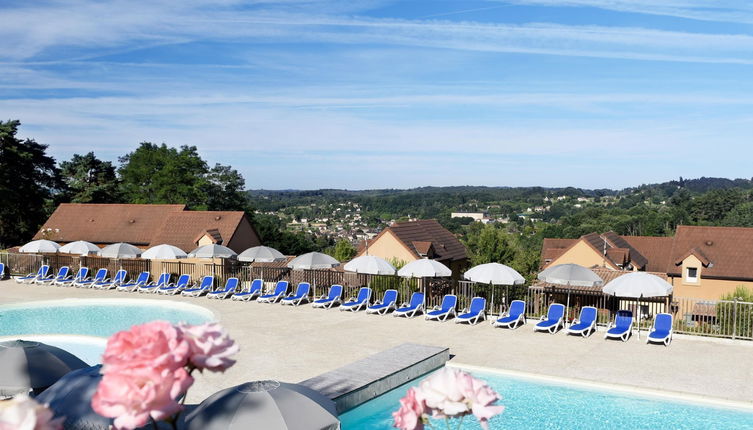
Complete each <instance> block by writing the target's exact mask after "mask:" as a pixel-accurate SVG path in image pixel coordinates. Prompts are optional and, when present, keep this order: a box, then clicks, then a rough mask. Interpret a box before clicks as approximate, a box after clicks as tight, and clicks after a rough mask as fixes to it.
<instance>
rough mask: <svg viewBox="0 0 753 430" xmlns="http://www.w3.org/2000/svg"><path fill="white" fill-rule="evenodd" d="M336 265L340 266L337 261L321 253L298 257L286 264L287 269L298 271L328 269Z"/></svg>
mask: <svg viewBox="0 0 753 430" xmlns="http://www.w3.org/2000/svg"><path fill="white" fill-rule="evenodd" d="M338 265H340V262H339V261H337V260H335V259H334V258H333V257H330V256H329V255H327V254H322V253H321V252H309V253H308V254H303V255H299V256H298V257H295V258H294V259H292V260H290V263H288V267H290V268H291V269H298V270H310V269H329V268H332V267H335V266H338Z"/></svg>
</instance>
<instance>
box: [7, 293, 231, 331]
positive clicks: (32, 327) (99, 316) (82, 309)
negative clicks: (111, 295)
mask: <svg viewBox="0 0 753 430" xmlns="http://www.w3.org/2000/svg"><path fill="white" fill-rule="evenodd" d="M215 319H216V318H215V315H214V313H212V312H211V311H210V310H208V309H206V308H203V307H201V306H197V305H192V304H189V303H183V302H176V301H167V300H150V299H64V300H55V301H40V302H26V303H18V304H12V305H3V306H0V336H17V335H26V334H33V335H41V334H73V335H85V336H98V337H109V336H110V335H112V334H114V333H116V332H118V331H121V330H127V329H128V328H130V327H131V326H132V325H135V324H143V323H145V322H149V321H154V320H166V321H170V322H175V323H177V322H187V323H189V324H201V323H204V322H208V321H212V320H215Z"/></svg>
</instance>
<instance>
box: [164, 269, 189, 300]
mask: <svg viewBox="0 0 753 430" xmlns="http://www.w3.org/2000/svg"><path fill="white" fill-rule="evenodd" d="M190 283H191V275H188V274H186V273H184V274H182V275H180V277H178V280H177V281H175V283H174V284H167V285H164V286H162V287H160V288H159V289H158V290H157V293H159V294H167V295H171V296H172V295H175V294H177V293H179V292H181V291H183V290H185V289H186V288H188V284H190Z"/></svg>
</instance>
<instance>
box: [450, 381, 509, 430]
mask: <svg viewBox="0 0 753 430" xmlns="http://www.w3.org/2000/svg"><path fill="white" fill-rule="evenodd" d="M459 372H460V371H459ZM460 373H461V374H462V376H461V377H460V379H461V390H462V391H463V395H464V396H465V399H466V400H465V401H466V403H467V404H469V405H470V407H471V413H473V415H474V416H475V417H476V419H478V421H479V423H480V424H481V427H483V428H484V429H488V428H489V419H490V418H491V417H493V416H495V415H498V414H501V413H502V411H504V410H505V407H504V406H501V405H495V404H494V403H495V402H496V401H497V400H500V399H501V397H500V395H499V394H497V393H496V392H495V391H494V390H492V389H491V387H489V386H488V385H487V384H486V383H485V382H484V381H482V380H480V379H476V378H474V377H473V376H471V374H469V373H465V372H460Z"/></svg>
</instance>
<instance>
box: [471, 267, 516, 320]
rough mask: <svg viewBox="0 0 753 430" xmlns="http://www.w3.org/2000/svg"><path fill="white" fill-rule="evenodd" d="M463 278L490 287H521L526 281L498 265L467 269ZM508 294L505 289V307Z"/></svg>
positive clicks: (513, 270) (512, 270) (492, 306)
mask: <svg viewBox="0 0 753 430" xmlns="http://www.w3.org/2000/svg"><path fill="white" fill-rule="evenodd" d="M463 277H464V278H465V279H467V280H469V281H471V282H477V283H479V284H491V285H506V286H509V285H522V284H524V283H525V282H526V279H525V278H524V277H523V275H521V274H520V273H518V271H517V270H515V269H513V268H512V267H510V266H506V265H504V264H500V263H486V264H479V265H478V266H474V267H471V268H470V269H468V270H467V271H466V272H465V274H463ZM509 296H510V292H509V290H508V288H507V287H505V305H507V302H508V301H509ZM491 308H492V309H494V288H492V297H491Z"/></svg>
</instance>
